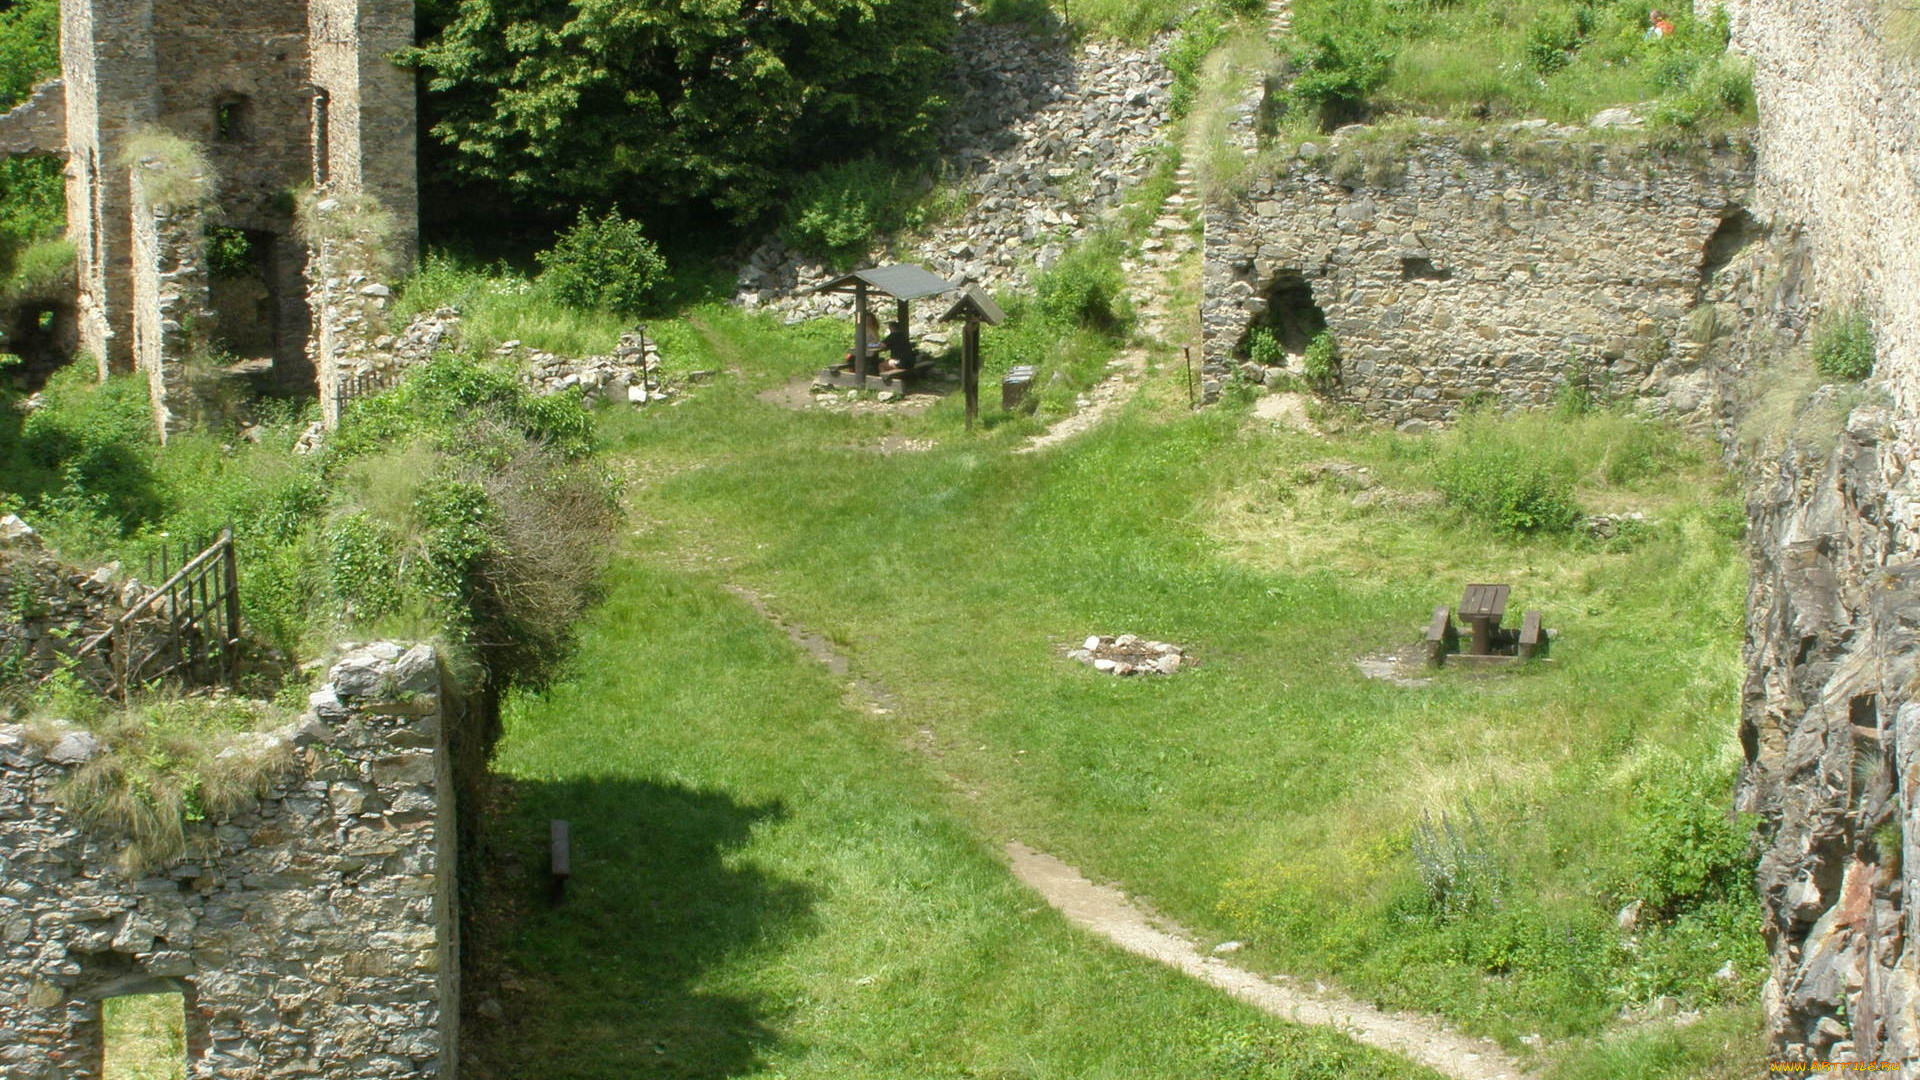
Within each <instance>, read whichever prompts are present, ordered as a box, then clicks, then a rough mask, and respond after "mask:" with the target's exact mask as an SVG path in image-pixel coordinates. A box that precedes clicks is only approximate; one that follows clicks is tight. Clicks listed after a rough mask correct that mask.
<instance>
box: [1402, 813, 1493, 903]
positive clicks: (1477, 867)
mask: <svg viewBox="0 0 1920 1080" xmlns="http://www.w3.org/2000/svg"><path fill="white" fill-rule="evenodd" d="M1411 847H1412V852H1413V865H1414V869H1415V870H1417V871H1418V872H1419V874H1420V883H1421V884H1422V885H1424V886H1426V890H1427V902H1428V905H1429V910H1430V911H1431V912H1432V913H1433V914H1434V915H1436V916H1438V917H1440V918H1441V919H1443V920H1452V919H1456V918H1459V917H1461V916H1465V915H1471V914H1477V913H1482V912H1485V911H1488V910H1491V909H1494V908H1498V907H1499V906H1500V903H1501V901H1502V899H1503V898H1504V897H1505V895H1506V872H1505V870H1504V869H1503V868H1502V867H1501V865H1500V860H1499V858H1498V856H1496V855H1495V854H1494V851H1493V844H1492V842H1491V841H1489V840H1488V839H1487V834H1486V830H1485V829H1484V828H1482V827H1481V825H1480V815H1478V814H1477V813H1475V812H1474V810H1473V807H1472V806H1468V807H1467V812H1466V817H1465V820H1463V821H1459V822H1456V821H1454V820H1453V819H1452V818H1450V817H1448V816H1447V815H1446V814H1441V815H1440V820H1439V821H1438V822H1435V821H1434V820H1433V818H1432V816H1431V815H1423V816H1422V817H1421V819H1420V823H1419V824H1418V825H1415V826H1414V827H1413V836H1412V845H1411Z"/></svg>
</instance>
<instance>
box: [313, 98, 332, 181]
mask: <svg viewBox="0 0 1920 1080" xmlns="http://www.w3.org/2000/svg"><path fill="white" fill-rule="evenodd" d="M332 105H333V100H332V98H331V97H330V96H329V95H328V94H327V92H326V91H325V90H320V89H315V90H314V92H313V183H314V186H315V187H319V186H321V185H323V184H325V183H326V182H327V178H328V172H329V165H328V162H329V159H330V156H331V154H332V152H333V147H332V145H331V142H330V140H331V138H332V132H331V130H330V128H329V125H330V124H331V123H332V119H333V118H332V116H331V115H330V112H329V110H330V109H331V108H332Z"/></svg>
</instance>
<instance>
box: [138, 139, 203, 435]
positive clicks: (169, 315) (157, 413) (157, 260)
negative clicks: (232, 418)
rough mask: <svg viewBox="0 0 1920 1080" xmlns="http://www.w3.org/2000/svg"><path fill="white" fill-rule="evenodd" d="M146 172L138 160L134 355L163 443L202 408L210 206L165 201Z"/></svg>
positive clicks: (186, 424) (185, 426) (155, 424)
mask: <svg viewBox="0 0 1920 1080" xmlns="http://www.w3.org/2000/svg"><path fill="white" fill-rule="evenodd" d="M145 174H146V169H145V167H144V166H141V165H136V166H134V169H133V202H134V207H135V213H134V215H133V219H132V220H133V312H134V318H133V354H134V368H135V370H137V371H139V372H140V373H141V374H142V375H144V376H146V379H147V396H148V398H149V399H150V400H151V402H152V404H153V422H154V426H155V427H157V428H158V429H159V432H160V441H161V442H163V443H164V442H166V441H167V439H168V438H169V437H171V436H173V435H176V434H178V433H180V432H182V431H185V430H186V429H187V428H188V427H189V426H190V425H191V424H192V422H193V420H194V418H195V416H196V414H197V412H198V404H199V403H198V402H196V401H195V400H194V396H195V393H196V388H195V387H194V385H193V378H192V373H191V372H189V371H188V365H189V363H191V362H193V360H194V359H195V358H204V356H205V354H206V347H207V332H208V329H209V327H210V326H211V324H212V322H213V312H212V311H211V310H209V308H208V306H207V297H208V277H207V253H206V247H207V245H206V215H205V213H204V211H203V208H202V207H201V206H199V205H198V204H188V205H184V206H168V205H164V204H162V203H160V202H158V201H157V200H156V199H154V198H153V197H152V195H151V194H150V193H149V191H148V187H147V182H146V175H145Z"/></svg>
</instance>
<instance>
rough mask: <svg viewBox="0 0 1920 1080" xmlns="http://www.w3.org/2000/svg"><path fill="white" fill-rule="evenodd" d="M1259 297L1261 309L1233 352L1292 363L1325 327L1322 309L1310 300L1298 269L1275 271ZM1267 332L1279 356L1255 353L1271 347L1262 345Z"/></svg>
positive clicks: (1265, 361)
mask: <svg viewBox="0 0 1920 1080" xmlns="http://www.w3.org/2000/svg"><path fill="white" fill-rule="evenodd" d="M1263 300H1264V301H1265V306H1264V309H1263V310H1260V311H1259V312H1258V313H1257V314H1256V315H1255V316H1254V318H1253V321H1252V322H1251V324H1249V325H1248V327H1247V332H1246V333H1245V334H1244V335H1242V336H1241V338H1240V343H1239V345H1238V347H1237V348H1236V349H1235V350H1234V353H1235V355H1236V356H1239V357H1241V358H1243V359H1252V360H1257V361H1259V362H1261V363H1263V364H1277V365H1281V366H1286V367H1293V366H1296V365H1295V361H1296V360H1297V359H1298V358H1299V357H1301V356H1303V355H1305V353H1306V351H1307V344H1308V343H1309V342H1311V341H1312V340H1313V339H1314V337H1315V336H1316V335H1318V334H1319V333H1320V332H1321V331H1323V330H1325V329H1326V328H1327V315H1326V312H1324V311H1321V310H1320V305H1319V304H1318V303H1316V302H1315V301H1314V298H1313V286H1312V285H1311V284H1309V283H1308V281H1307V276H1306V275H1305V274H1304V273H1302V272H1301V271H1299V270H1291V269H1289V270H1278V271H1275V272H1274V275H1273V278H1272V280H1271V281H1270V283H1269V284H1268V286H1267V291H1266V295H1265V296H1264V297H1263ZM1269 335H1271V338H1272V340H1273V342H1274V344H1275V345H1277V346H1278V347H1279V351H1280V353H1281V354H1282V355H1280V356H1279V357H1269V356H1262V355H1256V353H1257V352H1260V351H1264V350H1265V349H1267V348H1271V346H1266V345H1264V339H1265V338H1267V337H1268V336H1269Z"/></svg>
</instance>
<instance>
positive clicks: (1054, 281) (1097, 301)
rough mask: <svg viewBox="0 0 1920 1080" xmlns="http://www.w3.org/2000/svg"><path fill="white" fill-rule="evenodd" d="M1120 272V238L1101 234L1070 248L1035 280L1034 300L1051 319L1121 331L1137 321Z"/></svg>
mask: <svg viewBox="0 0 1920 1080" xmlns="http://www.w3.org/2000/svg"><path fill="white" fill-rule="evenodd" d="M1125 285H1126V279H1125V278H1124V276H1123V275H1122V274H1121V272H1120V241H1119V239H1118V238H1117V237H1115V236H1113V235H1112V234H1109V233H1101V234H1098V235H1096V236H1094V237H1091V238H1090V239H1088V240H1087V241H1086V242H1085V243H1082V244H1081V245H1080V246H1079V247H1076V248H1074V249H1073V250H1072V251H1069V252H1068V253H1067V254H1066V256H1065V257H1064V258H1062V259H1061V260H1060V261H1059V262H1057V263H1055V264H1054V265H1053V266H1052V267H1050V268H1049V269H1048V270H1047V271H1046V272H1045V273H1042V274H1041V275H1039V276H1038V277H1037V278H1036V279H1035V280H1034V283H1033V292H1034V299H1035V301H1036V303H1037V304H1038V305H1039V309H1040V313H1041V315H1042V316H1043V317H1045V318H1046V319H1047V320H1048V321H1050V322H1053V323H1057V324H1059V325H1062V326H1082V327H1085V328H1087V329H1089V330H1097V331H1099V332H1101V333H1105V334H1115V335H1117V334H1119V333H1121V332H1123V331H1124V330H1125V329H1126V328H1127V325H1128V324H1129V323H1130V322H1132V320H1133V312H1132V309H1131V308H1130V307H1129V305H1128V303H1127V298H1126V294H1125Z"/></svg>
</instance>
